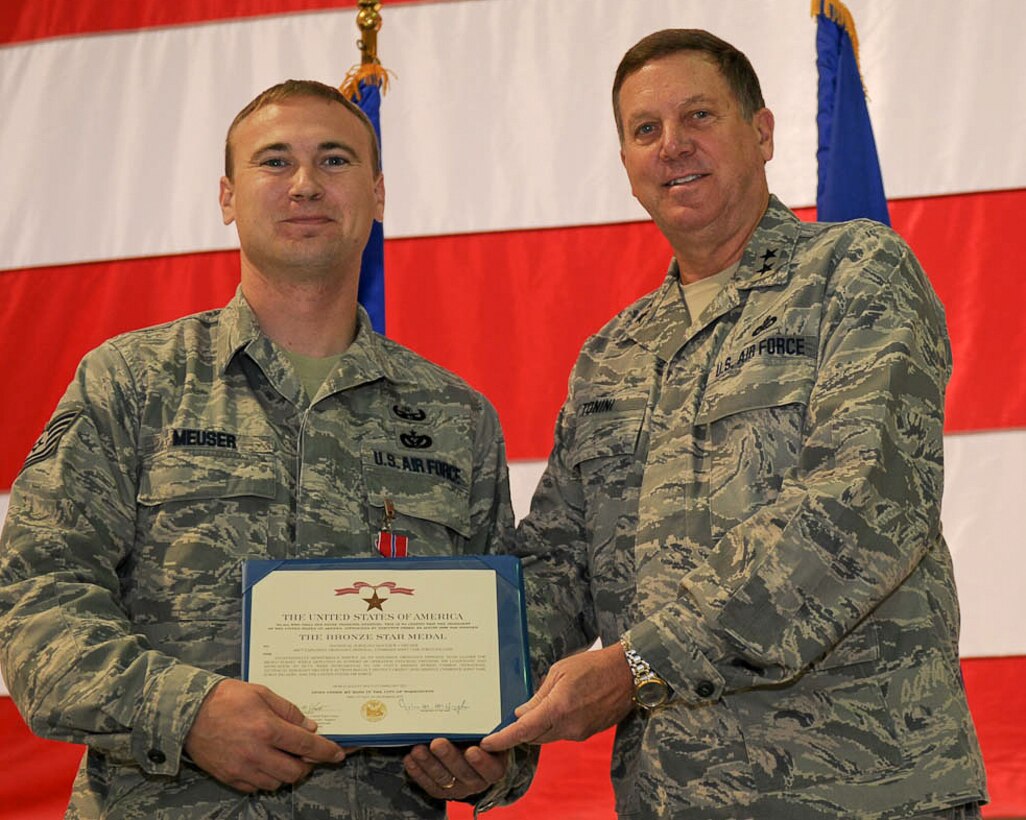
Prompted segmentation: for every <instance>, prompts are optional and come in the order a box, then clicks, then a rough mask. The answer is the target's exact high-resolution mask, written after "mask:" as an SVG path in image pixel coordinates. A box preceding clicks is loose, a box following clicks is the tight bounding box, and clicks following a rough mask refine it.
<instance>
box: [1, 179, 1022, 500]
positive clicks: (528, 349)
mask: <svg viewBox="0 0 1026 820" xmlns="http://www.w3.org/2000/svg"><path fill="white" fill-rule="evenodd" d="M891 213H892V217H893V219H894V224H895V227H896V228H897V230H898V231H899V232H900V233H902V234H903V235H904V236H905V237H906V238H907V239H908V240H909V241H910V243H911V244H912V246H913V248H914V249H915V251H916V254H917V255H918V256H919V258H920V259H921V260H922V261H923V264H924V266H925V267H926V269H927V272H928V273H929V275H930V277H931V279H932V280H933V283H934V285H935V287H936V288H937V292H938V293H939V294H940V296H941V299H942V300H943V301H944V303H945V305H946V308H947V316H948V325H949V327H950V329H951V337H952V344H953V347H954V354H955V371H954V375H953V377H952V381H951V385H950V387H949V390H948V408H947V410H948V416H947V429H948V431H949V432H962V431H971V430H991V429H1005V428H1014V427H1026V358H1024V357H1021V356H1015V355H1010V354H1009V351H1014V350H1023V349H1026V322H1022V321H1021V318H1020V317H1019V315H1018V313H1019V309H1020V306H1021V305H1022V304H1026V277H1023V276H1021V275H1020V274H1019V272H1018V262H1017V250H1016V249H1014V248H1013V242H1014V240H1013V237H1015V236H1016V235H1017V233H1016V227H1017V225H1018V224H1020V223H1021V222H1022V221H1023V220H1024V219H1026V190H1016V191H1005V192H997V193H983V194H966V195H963V196H957V197H937V198H932V199H922V200H908V201H898V202H892V203H891ZM802 214H803V215H805V216H809V215H810V209H806V210H804V211H803V212H802ZM669 257H670V250H669V247H668V246H667V244H666V241H665V240H664V239H663V238H662V236H661V235H660V234H659V232H658V231H657V230H656V228H655V226H654V225H652V224H651V223H627V224H621V225H599V226H593V227H576V228H563V229H551V230H537V231H517V232H508V233H489V234H467V235H461V236H439V237H425V238H418V239H393V240H387V241H386V243H385V265H386V270H387V271H388V275H387V277H386V295H385V300H386V314H387V317H388V322H389V334H390V335H391V336H392V337H393V338H395V339H396V340H398V341H400V342H403V343H404V344H407V345H409V346H410V347H412V348H414V349H415V350H417V351H419V352H420V353H422V354H424V355H426V356H427V357H428V358H430V359H433V360H435V361H437V362H438V363H439V364H442V365H443V366H446V367H449V368H450V369H452V370H454V371H456V372H457V373H459V374H460V375H462V376H463V377H464V378H466V379H467V380H468V381H469V382H470V383H471V384H473V385H474V386H475V387H477V388H479V389H480V390H482V391H483V392H484V393H485V395H487V396H488V397H489V398H490V399H491V400H492V402H494V403H495V405H496V407H497V408H498V410H499V414H500V416H501V418H502V423H503V427H504V429H505V432H506V441H507V444H508V448H509V454H510V457H511V458H515V459H527V458H544V457H545V456H547V455H548V451H549V448H550V446H551V444H552V429H553V424H554V422H555V418H556V413H557V411H558V410H559V407H560V405H561V404H562V402H563V399H564V398H565V395H566V383H567V377H568V376H569V373H570V368H571V366H572V365H573V362H574V359H575V358H576V356H577V352H578V350H579V349H580V346H581V343H582V342H583V341H584V339H585V338H586V337H587V336H588V335H589V334H591V333H593V332H595V330H597V329H598V328H599V327H601V326H602V324H603V323H604V322H605V321H606V320H607V319H609V318H610V317H611V316H613V315H614V314H615V313H616V312H617V311H618V310H619V309H620V308H622V307H623V306H624V305H626V304H628V303H629V302H631V301H632V300H633V299H635V298H636V297H638V296H640V295H641V294H643V293H645V292H646V291H648V290H651V289H652V288H653V287H656V286H657V285H658V284H659V282H660V281H661V280H662V277H663V274H664V272H665V269H666V264H667V262H668V261H669ZM238 265H239V262H238V254H237V253H236V252H234V251H225V252H221V253H204V254H186V255H182V256H165V257H153V258H149V259H136V260H125V261H119V262H105V263H94V264H83V265H72V266H67V267H57V268H32V269H27V270H12V271H5V272H0V350H3V351H4V355H3V356H2V357H0V385H2V389H3V390H4V392H5V395H10V396H16V398H17V400H16V401H5V402H2V403H0V414H2V421H0V429H3V431H4V435H3V436H2V437H0V489H4V488H6V487H9V486H10V482H11V480H12V479H13V477H14V475H15V473H16V472H17V470H18V468H19V467H20V466H21V462H22V460H23V459H24V458H25V454H26V453H27V452H28V451H29V448H30V447H31V446H32V443H33V441H34V440H35V438H36V436H38V435H39V433H40V431H41V430H42V429H43V425H44V424H45V422H46V420H47V419H48V418H49V416H50V414H51V413H52V412H53V408H54V405H55V404H56V402H57V400H58V399H59V398H60V396H61V394H62V393H63V391H64V388H65V387H66V385H67V384H68V381H69V380H70V379H71V377H72V375H73V373H74V369H75V365H76V364H77V363H78V361H79V359H80V358H81V357H82V355H83V354H84V353H85V352H86V351H87V350H89V349H91V348H93V347H95V346H96V345H97V344H99V343H100V342H102V341H103V340H104V339H107V338H109V337H110V336H112V335H114V334H116V333H120V332H122V331H125V330H130V329H132V328H136V327H143V326H145V325H149V324H154V323H157V322H163V321H167V320H169V319H173V318H175V317H177V316H181V315H185V314H187V313H193V312H195V311H198V310H205V309H208V308H212V307H219V306H221V305H223V304H225V303H226V302H227V301H228V300H229V299H230V298H231V295H232V293H233V292H234V290H235V286H236V284H237V282H238Z"/></svg>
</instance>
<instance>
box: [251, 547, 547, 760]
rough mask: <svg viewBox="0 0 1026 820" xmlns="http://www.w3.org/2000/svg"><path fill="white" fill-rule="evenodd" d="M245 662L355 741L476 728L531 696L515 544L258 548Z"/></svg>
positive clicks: (401, 740)
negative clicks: (378, 551)
mask: <svg viewBox="0 0 1026 820" xmlns="http://www.w3.org/2000/svg"><path fill="white" fill-rule="evenodd" d="M243 610H244V615H243V618H244V624H243V626H244V629H243V634H244V644H243V674H244V678H245V679H246V680H249V681H251V682H253V683H261V684H264V685H265V686H267V687H268V688H270V689H272V690H273V691H274V692H276V693H277V694H279V695H281V696H282V697H284V698H287V699H288V700H290V701H292V702H293V703H295V704H296V705H297V706H298V707H299V708H300V709H301V710H302V711H303V713H304V714H305V715H306V716H307V717H310V718H312V719H313V720H315V721H317V724H318V727H319V731H320V732H321V734H324V735H327V736H329V737H332V738H334V739H337V740H339V742H342V743H344V744H348V745H405V744H409V743H418V742H422V741H425V740H429V739H431V738H435V737H448V738H451V739H455V740H474V739H479V738H481V737H483V736H484V735H486V734H489V733H490V732H492V731H494V730H495V729H497V728H499V727H501V726H502V725H504V724H505V723H508V722H510V721H511V720H512V719H513V709H514V708H516V706H518V705H519V704H520V703H523V702H524V701H525V700H527V699H528V698H529V697H530V694H531V693H530V675H529V672H528V665H527V637H526V627H525V620H524V611H523V583H522V579H521V575H520V562H519V560H518V559H516V558H513V557H510V556H459V557H431V558H405V559H400V560H389V559H362V558H359V559H352V558H348V559H347V558H339V559H323V560H320V559H318V560H292V561H247V562H245V565H244V568H243Z"/></svg>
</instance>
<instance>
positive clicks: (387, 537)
mask: <svg viewBox="0 0 1026 820" xmlns="http://www.w3.org/2000/svg"><path fill="white" fill-rule="evenodd" d="M384 507H385V511H384V514H383V515H382V517H381V531H380V532H379V533H378V552H380V553H381V554H382V556H384V557H385V558H405V557H406V555H407V547H408V546H409V543H410V539H409V536H406V535H398V534H396V533H394V532H392V523H393V522H394V521H395V505H394V504H393V503H392V499H391V498H386V499H385V501H384Z"/></svg>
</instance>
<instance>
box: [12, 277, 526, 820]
mask: <svg viewBox="0 0 1026 820" xmlns="http://www.w3.org/2000/svg"><path fill="white" fill-rule="evenodd" d="M369 327H370V325H369V321H368V320H367V317H366V314H364V313H363V312H362V309H361V312H360V320H359V332H358V335H357V337H356V340H355V341H354V343H353V344H352V346H351V347H350V348H349V349H348V350H347V352H346V353H345V354H344V355H343V357H342V358H341V361H340V364H339V366H338V367H337V368H336V369H335V370H334V371H333V372H332V373H331V375H329V377H328V379H327V380H326V381H325V383H324V385H323V386H322V387H321V389H320V391H319V392H318V394H317V395H316V396H315V397H314V401H313V402H311V401H310V400H309V398H308V397H307V395H306V393H305V392H304V390H303V388H302V387H301V385H300V382H299V380H298V379H297V377H296V375H295V372H294V371H293V369H292V368H291V366H290V365H289V364H288V362H287V360H286V358H285V357H284V355H283V353H282V352H281V351H280V350H278V349H276V348H275V347H274V345H273V344H272V343H271V342H270V340H269V339H268V338H267V337H266V336H264V335H262V334H261V333H260V331H259V329H258V327H257V324H256V320H255V317H254V316H253V314H252V312H251V311H250V309H249V307H248V306H247V305H246V303H245V301H244V300H243V298H242V296H241V294H239V295H237V296H236V298H235V299H234V300H233V301H232V302H231V304H230V305H229V306H228V307H227V308H225V309H224V310H220V311H211V312H207V313H201V314H198V315H195V316H191V317H187V318H185V319H181V320H178V321H175V322H171V323H169V324H166V325H162V326H159V327H155V328H150V329H147V330H142V331H138V332H135V333H130V334H126V335H124V336H121V337H118V338H116V339H113V340H111V341H109V342H107V343H106V344H104V345H102V346H101V347H100V348H98V349H97V350H95V351H93V352H92V353H90V354H89V355H87V356H86V357H85V359H84V360H83V362H82V364H81V366H80V367H79V370H78V373H77V375H76V377H75V379H74V381H73V382H72V384H71V386H70V387H69V389H68V391H67V393H66V395H65V396H64V398H63V399H62V401H61V402H60V405H59V406H58V408H57V410H56V412H55V414H54V416H53V418H52V420H51V421H50V423H49V424H48V425H47V428H46V430H45V431H44V433H43V435H42V437H41V438H40V440H39V442H38V443H37V445H36V447H35V448H34V449H33V451H32V452H31V453H30V455H29V457H28V459H27V461H26V463H25V466H24V468H23V469H22V472H21V474H20V476H19V477H18V479H17V481H16V483H15V485H14V489H13V492H12V497H11V504H10V514H9V517H8V519H7V523H6V526H5V527H4V530H3V540H2V542H0V651H2V658H0V661H2V666H3V670H4V675H5V678H6V680H7V683H8V686H9V688H10V690H11V694H12V696H13V697H14V699H15V701H16V702H17V704H18V706H19V708H20V710H21V711H22V714H23V715H25V717H26V719H27V721H28V723H29V725H30V726H31V727H32V729H33V731H35V732H36V733H37V734H40V735H43V736H46V737H51V738H57V739H61V740H68V741H74V742H79V743H85V744H87V745H88V754H87V756H86V758H85V759H84V760H83V765H82V768H81V769H80V771H79V774H78V779H77V781H76V783H75V789H74V795H73V798H72V805H71V808H70V809H69V815H70V816H72V817H82V818H96V817H101V816H102V817H117V818H127V817H132V818H135V817H139V818H155V817H167V818H185V817H188V818H190V819H191V818H201V817H218V818H222V817H224V818H227V817H302V818H310V820H314V819H315V818H326V817H346V818H390V819H391V818H400V817H436V816H437V817H442V816H444V803H443V802H441V801H435V800H433V799H431V798H430V797H428V796H427V795H425V794H424V793H423V792H422V791H421V790H420V789H419V788H418V787H416V786H415V785H412V783H411V782H410V781H408V780H407V779H406V777H405V775H404V773H403V769H402V756H403V754H405V752H406V750H404V749H398V750H379V751H373V750H365V751H361V752H359V753H356V754H353V755H351V756H350V757H349V758H347V759H346V760H345V761H344V762H343V763H341V764H339V765H337V766H318V767H316V768H315V769H314V771H313V773H312V774H311V775H310V777H309V778H307V779H306V780H305V781H303V782H302V783H301V784H300V785H298V786H297V787H295V788H290V787H288V786H286V787H284V788H282V789H281V790H279V791H277V792H275V793H273V794H267V793H259V794H255V795H252V796H248V795H244V794H241V793H239V792H237V791H234V790H233V789H231V788H229V787H227V786H224V785H222V784H220V783H218V782H217V781H215V780H214V779H213V778H211V777H209V776H208V775H207V774H205V773H204V772H202V771H200V770H199V769H198V768H196V767H195V766H194V765H192V764H191V763H189V762H188V761H187V760H186V759H184V758H183V756H182V755H183V749H182V746H183V742H184V740H185V736H186V734H187V732H188V730H189V728H190V727H191V725H192V722H193V719H194V717H195V715H196V712H197V711H198V708H199V706H200V704H201V702H202V700H203V698H204V696H205V695H206V694H207V692H209V690H210V689H211V688H212V687H213V686H214V685H215V684H216V683H217V682H218V681H220V680H221V679H222V677H232V678H237V677H238V676H239V674H240V652H241V650H240V588H241V587H240V583H241V575H240V562H241V561H242V559H244V558H311V557H323V556H368V557H369V556H372V555H375V554H376V553H375V539H376V535H377V533H378V531H379V529H380V527H381V523H382V518H383V503H384V499H385V498H386V497H387V498H390V499H391V500H392V501H393V503H394V507H395V516H396V517H395V522H394V525H393V529H394V531H395V532H397V533H405V534H407V535H408V536H410V541H409V549H410V554H413V555H427V554H449V553H455V554H464V553H465V554H479V553H489V552H494V551H497V550H500V549H504V548H505V547H507V546H508V543H509V539H510V538H511V535H512V526H513V515H512V509H511V507H510V503H509V487H508V476H507V468H506V461H505V452H504V447H503V442H502V437H501V431H500V429H499V424H498V420H497V417H496V414H495V411H494V409H493V408H492V407H491V405H490V404H488V402H487V401H486V400H485V399H484V398H483V397H482V396H481V395H479V394H478V393H476V392H474V391H472V390H471V389H470V388H469V387H468V386H467V385H466V384H464V383H463V382H462V381H460V380H459V379H458V378H456V377H455V376H453V375H452V374H450V373H448V372H446V371H444V370H442V369H441V368H439V367H436V366H435V365H433V364H430V363H429V362H427V361H425V360H424V359H422V358H420V357H419V356H417V355H415V354H414V353H412V352H410V351H409V350H406V349H405V348H403V347H401V346H399V345H397V344H395V343H394V342H391V341H389V340H387V339H384V338H382V337H380V336H378V335H377V334H375V333H373V332H372V331H371V330H370V329H369ZM432 465H433V466H434V469H431V467H432Z"/></svg>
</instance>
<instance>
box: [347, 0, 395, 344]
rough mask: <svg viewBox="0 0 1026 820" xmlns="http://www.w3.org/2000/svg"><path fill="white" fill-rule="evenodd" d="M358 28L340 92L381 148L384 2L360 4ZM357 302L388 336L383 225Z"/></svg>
mask: <svg viewBox="0 0 1026 820" xmlns="http://www.w3.org/2000/svg"><path fill="white" fill-rule="evenodd" d="M357 8H358V10H357V13H356V27H357V28H358V29H359V30H360V39H359V40H357V41H356V45H357V46H358V47H359V49H360V63H359V65H355V66H353V67H352V68H351V69H349V71H348V72H347V73H346V76H345V79H343V80H342V84H341V85H340V86H339V90H340V91H341V92H342V94H343V95H345V97H346V99H349V100H352V101H353V102H354V103H356V104H357V105H358V106H359V107H360V109H361V110H362V111H363V113H364V114H366V115H367V119H369V120H370V122H371V125H373V126H374V132H375V133H376V134H377V137H378V144H379V146H380V144H381V116H380V114H381V111H380V109H381V95H382V94H384V93H385V92H386V91H387V90H388V70H387V69H386V68H384V66H382V65H381V61H380V60H379V59H378V32H379V31H380V30H381V0H359V2H358V4H357ZM378 157H379V159H380V158H381V153H380V152H379V155H378ZM358 298H359V300H360V304H361V305H363V306H364V308H366V310H367V314H368V316H370V320H371V325H372V326H373V328H374V329H375V330H376V331H377V332H378V333H384V332H385V235H384V230H383V228H382V225H381V223H380V222H378V221H375V222H374V224H373V225H372V226H371V233H370V238H369V239H368V240H367V246H366V247H365V248H364V249H363V260H362V263H361V265H360V287H359V294H358Z"/></svg>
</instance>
